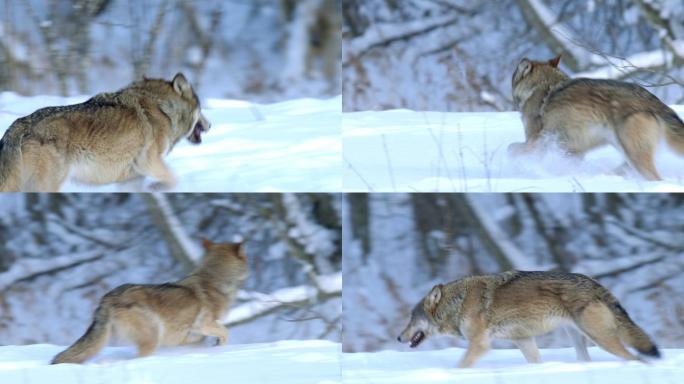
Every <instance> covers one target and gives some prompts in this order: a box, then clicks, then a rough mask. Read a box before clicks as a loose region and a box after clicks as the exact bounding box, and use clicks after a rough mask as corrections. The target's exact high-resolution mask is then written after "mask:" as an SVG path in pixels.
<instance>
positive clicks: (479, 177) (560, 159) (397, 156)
mask: <svg viewBox="0 0 684 384" xmlns="http://www.w3.org/2000/svg"><path fill="white" fill-rule="evenodd" d="M673 108H674V109H675V110H676V111H678V112H679V113H682V112H684V107H682V106H673ZM342 125H343V128H342V131H343V133H342V138H343V146H344V163H345V167H344V189H345V190H346V191H350V192H351V191H375V192H380V191H405V192H429V191H464V192H571V191H577V192H621V191H622V192H626V191H633V192H668V191H669V192H677V191H684V167H682V164H684V157H682V156H678V155H677V154H674V153H673V152H672V151H670V150H669V148H668V147H667V146H665V145H661V146H660V147H659V148H658V151H657V152H656V167H657V168H658V170H659V172H660V173H661V175H662V176H663V178H664V179H665V180H664V181H661V182H649V181H645V180H644V179H643V178H641V177H640V176H639V175H638V174H636V173H635V172H632V171H629V172H628V173H627V174H626V175H624V176H621V175H618V174H617V173H616V172H615V169H616V168H618V167H619V166H620V165H621V164H623V157H622V155H621V154H620V153H619V152H618V151H617V150H616V149H614V148H612V147H610V146H605V147H601V148H598V149H596V150H594V151H592V152H590V153H588V154H587V155H586V156H585V158H584V159H582V160H580V159H572V158H568V157H567V156H564V155H563V154H562V151H560V150H559V149H558V148H553V146H550V147H549V150H547V151H545V152H544V153H540V154H532V155H527V156H520V157H511V156H509V155H508V151H507V148H508V145H509V144H511V143H514V142H522V141H524V130H523V126H522V122H521V119H520V115H519V113H518V112H466V113H455V112H451V113H449V112H422V111H411V110H390V111H382V112H376V111H364V112H352V113H344V114H343V124H342Z"/></svg>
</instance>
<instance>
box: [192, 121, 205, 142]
mask: <svg viewBox="0 0 684 384" xmlns="http://www.w3.org/2000/svg"><path fill="white" fill-rule="evenodd" d="M205 131H206V130H205V129H204V127H203V126H202V124H201V123H197V124H195V127H194V128H193V129H192V133H191V134H190V137H188V140H190V142H191V143H193V144H199V143H201V142H202V133H203V132H205Z"/></svg>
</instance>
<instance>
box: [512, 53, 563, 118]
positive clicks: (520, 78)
mask: <svg viewBox="0 0 684 384" xmlns="http://www.w3.org/2000/svg"><path fill="white" fill-rule="evenodd" d="M560 59H561V55H558V56H556V57H554V58H553V59H551V60H548V61H533V60H530V59H528V58H526V57H525V58H523V59H522V60H520V63H519V64H518V66H517V67H516V68H515V72H513V77H512V78H511V88H512V90H513V104H514V105H515V107H516V109H518V110H519V109H520V108H521V107H522V105H523V104H524V103H525V101H527V99H528V98H529V97H530V96H532V93H533V92H534V91H535V90H536V89H537V88H538V87H539V86H545V87H548V86H549V85H551V84H554V83H556V82H558V81H560V80H562V79H565V78H567V76H566V75H565V74H564V73H563V72H562V71H561V70H560V69H558V64H559V63H560Z"/></svg>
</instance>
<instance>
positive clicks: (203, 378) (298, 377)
mask: <svg viewBox="0 0 684 384" xmlns="http://www.w3.org/2000/svg"><path fill="white" fill-rule="evenodd" d="M62 349H63V347H60V346H55V345H49V344H37V345H26V346H4V347H0V382H2V383H6V384H12V383H21V384H30V383H53V384H60V383H73V382H80V383H103V384H104V383H116V384H121V383H128V384H136V383H140V384H142V383H146V384H149V383H164V384H173V383H179V384H187V383H280V384H286V383H296V384H307V383H311V384H314V383H315V384H330V383H339V381H340V365H339V355H340V345H339V344H337V343H332V342H329V341H319V340H310V341H294V340H290V341H279V342H275V343H264V344H243V345H230V344H228V345H224V346H220V347H199V346H184V347H174V348H166V349H164V348H162V349H159V350H157V351H156V352H155V353H154V355H152V356H149V357H145V358H134V357H135V350H134V349H133V348H131V347H109V348H106V349H105V350H104V351H102V352H101V353H100V354H98V356H97V357H95V358H94V359H93V360H92V361H90V362H87V363H86V364H83V365H79V364H59V365H48V363H49V360H50V359H51V358H52V357H53V356H54V355H55V354H56V353H58V352H60V351H61V350H62Z"/></svg>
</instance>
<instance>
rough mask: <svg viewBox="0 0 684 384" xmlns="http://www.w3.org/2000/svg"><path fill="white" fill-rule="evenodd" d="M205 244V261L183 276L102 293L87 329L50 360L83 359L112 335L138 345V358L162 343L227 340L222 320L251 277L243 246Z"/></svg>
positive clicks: (171, 344)
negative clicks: (164, 281)
mask: <svg viewBox="0 0 684 384" xmlns="http://www.w3.org/2000/svg"><path fill="white" fill-rule="evenodd" d="M203 246H204V249H205V255H204V257H203V259H202V262H201V264H200V265H199V267H197V269H196V270H195V271H194V272H192V273H191V274H190V275H189V276H187V277H186V278H184V279H182V280H180V281H177V282H174V283H166V284H159V285H152V284H124V285H122V286H119V287H117V288H115V289H113V290H111V291H110V292H108V293H107V294H106V295H104V296H103V297H102V300H101V301H100V305H99V306H98V307H97V309H96V310H95V313H94V315H93V321H92V323H91V324H90V327H89V328H88V330H87V331H86V332H85V334H84V335H83V336H81V338H79V339H78V340H76V342H75V343H74V344H73V345H71V346H70V347H69V348H67V349H66V350H64V351H63V352H61V353H59V354H58V355H57V356H55V358H54V359H53V360H52V364H61V363H77V364H80V363H83V362H84V361H85V360H87V359H89V358H90V357H92V356H94V355H95V354H97V353H98V352H99V351H100V350H101V349H102V348H103V347H104V346H105V344H106V343H107V341H108V340H109V338H110V336H111V335H112V334H115V335H116V336H118V337H121V338H123V339H124V340H127V341H129V342H131V343H132V344H135V345H136V346H137V347H138V356H139V357H144V356H148V355H150V354H152V353H153V352H154V350H155V349H156V348H157V347H158V346H162V345H163V346H175V345H181V344H190V343H196V342H199V341H201V340H202V339H203V338H204V337H205V336H214V337H216V338H218V340H217V345H222V344H224V343H226V341H227V340H228V330H227V329H226V328H225V327H224V326H223V325H222V324H221V323H220V321H221V319H222V318H223V316H224V315H225V314H226V313H227V311H228V307H229V306H230V304H231V302H232V301H233V299H234V298H235V295H236V294H237V291H238V288H239V287H240V286H242V284H243V282H244V281H245V279H246V278H247V276H248V268H247V256H246V254H245V249H244V248H245V246H244V244H243V243H212V242H211V241H209V240H206V239H204V240H203Z"/></svg>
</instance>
